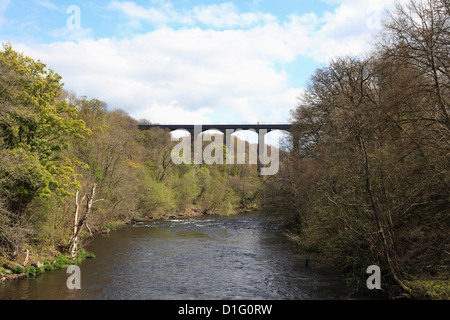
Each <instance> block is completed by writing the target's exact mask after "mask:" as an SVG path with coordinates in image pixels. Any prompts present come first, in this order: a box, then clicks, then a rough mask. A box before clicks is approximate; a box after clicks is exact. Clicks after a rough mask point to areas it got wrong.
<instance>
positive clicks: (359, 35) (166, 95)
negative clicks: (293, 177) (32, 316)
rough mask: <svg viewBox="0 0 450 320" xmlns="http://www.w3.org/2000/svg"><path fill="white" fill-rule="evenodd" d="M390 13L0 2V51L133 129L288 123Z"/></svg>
mask: <svg viewBox="0 0 450 320" xmlns="http://www.w3.org/2000/svg"><path fill="white" fill-rule="evenodd" d="M392 3H393V1H391V0H381V1H378V2H377V3H376V4H373V3H372V1H369V0H359V1H356V0H355V1H354V0H296V1H294V0H281V1H269V0H248V1H245V0H244V1H209V0H170V1H169V0H145V1H138V0H128V1H122V0H101V1H76V0H68V1H65V0H64V1H56V0H14V1H13V0H0V41H1V42H6V41H9V42H11V43H12V45H13V48H15V49H16V50H18V51H21V52H24V53H25V54H26V55H27V56H30V57H32V58H34V59H40V60H42V61H43V62H44V63H46V64H47V65H48V67H50V68H52V69H54V70H55V71H56V72H58V73H59V74H61V75H62V77H63V82H64V83H65V88H66V89H67V90H70V91H73V92H74V93H76V94H77V95H78V96H87V97H88V98H98V99H101V100H104V101H105V102H107V103H108V104H109V107H110V108H111V109H115V108H120V109H123V110H125V111H127V112H128V113H129V114H130V115H131V116H133V117H135V118H136V119H144V118H145V119H148V120H150V121H152V122H158V123H187V122H189V123H226V122H231V123H240V122H242V123H256V122H268V123H269V122H272V123H273V122H283V123H285V122H288V121H289V118H290V116H289V111H290V110H291V109H294V108H295V106H296V103H297V98H298V97H299V96H300V95H301V94H302V92H303V91H304V89H305V85H306V81H307V79H308V78H309V77H310V76H311V75H312V73H313V72H314V70H315V69H316V68H318V67H320V66H322V65H324V64H326V63H327V62H328V61H329V59H331V58H333V57H335V56H338V55H355V54H360V53H364V52H367V51H368V50H370V48H371V46H370V41H371V39H372V37H373V35H374V34H376V33H377V32H378V31H379V29H380V21H381V19H382V18H383V15H384V13H383V12H384V10H385V9H390V8H391V7H392ZM72 8H75V10H68V9H72Z"/></svg>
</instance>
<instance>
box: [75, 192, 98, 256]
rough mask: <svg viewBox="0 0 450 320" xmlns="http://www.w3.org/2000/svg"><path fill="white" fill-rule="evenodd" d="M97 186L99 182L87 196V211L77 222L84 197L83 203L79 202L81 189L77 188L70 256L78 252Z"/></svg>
mask: <svg viewBox="0 0 450 320" xmlns="http://www.w3.org/2000/svg"><path fill="white" fill-rule="evenodd" d="M96 188H97V184H94V185H93V187H92V189H91V193H90V195H89V196H88V198H87V202H86V211H85V213H84V216H83V217H82V218H81V219H80V220H79V221H78V222H77V219H78V212H79V208H80V205H81V203H82V202H83V200H84V198H85V197H83V199H82V200H81V203H79V202H78V198H79V191H78V190H77V193H76V195H75V223H74V227H73V235H72V238H71V241H70V242H71V244H70V249H69V251H70V256H71V257H72V258H74V257H75V256H76V255H77V253H78V245H79V242H80V234H81V231H82V230H83V226H84V225H85V223H86V220H87V218H88V217H89V213H90V212H91V208H92V204H93V203H94V197H95V189H96Z"/></svg>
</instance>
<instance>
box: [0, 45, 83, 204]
mask: <svg viewBox="0 0 450 320" xmlns="http://www.w3.org/2000/svg"><path fill="white" fill-rule="evenodd" d="M0 65H2V66H3V67H2V69H3V70H4V71H5V70H6V71H7V73H3V74H2V77H4V78H6V80H7V81H5V82H3V81H2V89H1V91H2V92H3V94H4V97H5V100H6V101H2V107H1V111H0V134H1V135H0V136H1V145H2V149H3V156H5V157H10V158H11V159H14V161H9V162H7V163H6V164H5V165H4V166H3V167H2V170H1V173H0V174H1V175H2V176H3V177H12V179H9V183H8V184H6V185H4V186H3V188H4V189H5V190H6V192H7V193H9V194H10V195H11V197H10V208H11V210H12V211H13V212H23V210H24V209H25V208H26V205H27V204H28V203H29V202H30V201H31V200H32V199H33V197H34V196H36V195H39V196H41V197H47V198H48V197H49V196H50V194H51V192H52V191H55V192H58V193H61V194H63V195H68V194H69V193H70V192H69V190H70V189H71V188H72V187H73V185H72V182H71V180H72V179H71V177H72V175H73V168H72V163H71V160H70V159H69V158H67V157H65V156H64V155H63V154H62V151H63V150H65V149H67V147H68V143H67V138H68V137H75V138H82V135H81V134H82V133H84V132H86V128H85V125H84V122H83V121H81V120H78V119H77V114H78V113H77V110H76V109H75V108H73V107H71V106H69V105H68V104H67V103H66V102H65V101H58V97H59V96H60V95H61V93H62V84H61V83H60V80H61V76H59V75H58V74H57V73H55V72H54V71H52V70H47V69H46V66H45V64H43V63H42V62H40V61H34V60H32V59H31V58H28V57H26V56H24V55H23V54H20V53H17V52H15V51H14V50H13V49H12V47H11V46H10V45H5V46H4V49H3V51H1V52H0ZM5 83H6V85H4V84H5ZM5 102H6V103H5ZM13 193H14V195H12V194H13Z"/></svg>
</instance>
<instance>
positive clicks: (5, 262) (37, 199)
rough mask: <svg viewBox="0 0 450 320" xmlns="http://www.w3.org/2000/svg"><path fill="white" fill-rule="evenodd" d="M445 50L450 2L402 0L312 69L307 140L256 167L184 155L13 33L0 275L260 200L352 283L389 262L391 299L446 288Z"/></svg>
mask: <svg viewBox="0 0 450 320" xmlns="http://www.w3.org/2000/svg"><path fill="white" fill-rule="evenodd" d="M449 57H450V1H448V0H435V1H431V0H429V1H411V2H410V3H409V4H407V5H397V7H396V9H395V10H394V11H392V12H390V13H389V16H388V18H387V19H386V20H385V21H384V24H383V29H382V30H381V31H380V33H379V35H378V38H377V39H376V44H375V48H374V49H373V50H372V51H371V53H370V54H367V55H366V56H364V57H358V56H347V57H336V58H334V59H333V60H332V61H330V62H329V63H328V64H327V65H326V66H324V67H322V68H320V69H317V70H316V71H315V73H314V74H313V75H312V76H311V78H310V80H309V84H308V88H307V89H306V93H305V94H303V95H302V96H300V97H299V99H298V104H297V106H296V108H295V109H294V110H292V123H293V125H294V129H293V130H294V131H295V136H298V137H299V138H300V148H299V150H293V152H292V150H291V152H287V151H280V170H279V173H278V174H277V175H274V176H260V175H259V174H258V170H257V165H248V164H244V165H242V164H239V165H238V164H235V165H218V164H215V165H205V164H180V165H175V164H174V163H173V162H172V160H171V151H172V148H173V147H174V145H176V144H177V142H176V141H172V139H171V137H170V134H169V133H168V132H166V131H164V130H162V129H151V130H139V129H138V125H139V124H148V123H151V120H152V119H145V120H137V119H134V118H132V117H131V116H129V115H128V114H127V113H126V112H124V111H123V110H121V109H118V108H116V106H114V108H110V107H109V106H108V104H107V102H104V101H100V100H98V99H96V98H93V97H85V96H81V97H80V96H77V94H76V93H74V92H70V91H67V90H66V89H64V85H63V82H62V80H63V78H62V76H60V75H59V74H58V73H56V72H55V71H53V70H52V69H49V68H47V66H46V65H45V64H44V63H43V62H41V61H40V60H35V59H33V58H30V57H27V56H26V55H25V54H24V53H19V52H17V51H15V50H14V49H13V47H12V45H11V44H9V43H6V44H4V45H3V49H2V50H1V51H0V273H5V274H6V273H8V274H9V275H10V274H11V273H13V274H26V275H27V276H28V275H34V274H37V273H40V272H43V271H44V270H50V269H52V268H53V267H52V265H55V264H58V263H60V262H61V261H66V260H67V259H75V260H74V261H76V259H81V258H83V257H86V255H87V254H86V253H85V252H84V251H83V241H85V240H86V239H89V238H90V237H91V236H92V235H93V234H102V233H108V232H110V231H111V230H113V229H114V228H117V227H120V226H122V225H125V224H129V223H132V222H135V221H141V220H152V219H165V218H170V217H190V216H196V215H204V214H220V215H230V214H237V213H240V212H243V211H248V210H262V211H267V212H270V213H271V214H278V215H281V216H282V217H283V219H284V221H285V226H286V234H287V235H288V237H289V238H290V239H292V240H293V241H294V242H295V244H296V246H297V247H298V250H299V251H300V252H302V254H304V255H308V256H311V257H315V258H317V259H320V261H323V262H324V263H325V264H329V265H333V266H334V267H335V268H337V269H338V270H339V271H340V272H341V273H342V275H343V277H344V278H345V279H346V281H347V282H348V283H349V285H354V286H364V285H365V280H366V278H367V276H366V273H365V272H366V268H367V267H368V266H369V265H378V266H380V268H381V270H383V273H382V275H383V280H382V281H383V283H384V284H386V285H384V286H383V294H384V295H386V296H388V297H390V298H394V297H397V298H398V297H408V298H419V299H448V298H449V288H448V284H449V274H450V273H449V265H450V244H449V225H450V217H449V191H448V190H449V173H448V169H449V155H450V146H449V143H450V141H449V139H450V118H449V98H450V87H449V85H450V58H449ZM37 58H38V57H37ZM238 143H246V144H247V148H251V146H250V145H248V142H245V141H238ZM224 150H225V152H226V146H224ZM282 150H285V149H282ZM26 265H27V266H26ZM25 266H26V267H25Z"/></svg>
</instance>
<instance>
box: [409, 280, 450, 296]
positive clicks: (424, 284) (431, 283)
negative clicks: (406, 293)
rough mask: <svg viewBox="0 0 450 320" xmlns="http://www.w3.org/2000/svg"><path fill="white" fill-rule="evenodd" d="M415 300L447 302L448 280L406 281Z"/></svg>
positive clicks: (449, 291)
mask: <svg viewBox="0 0 450 320" xmlns="http://www.w3.org/2000/svg"><path fill="white" fill-rule="evenodd" d="M406 285H407V286H409V287H410V288H411V289H412V290H413V292H414V296H415V298H418V299H432V300H449V299H450V285H449V281H448V280H412V281H407V283H406Z"/></svg>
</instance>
